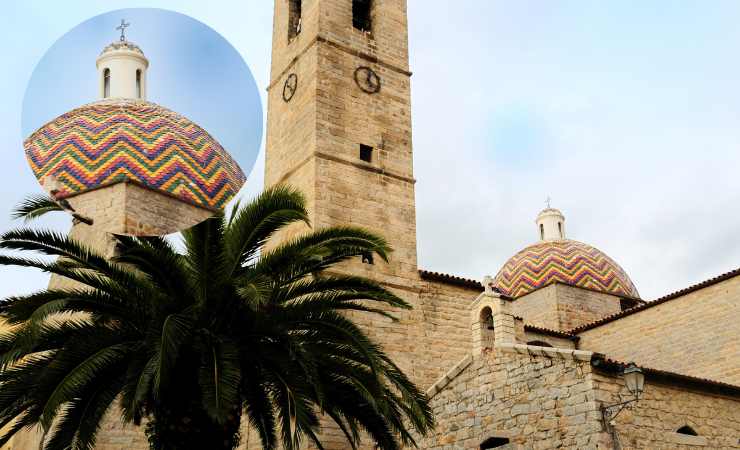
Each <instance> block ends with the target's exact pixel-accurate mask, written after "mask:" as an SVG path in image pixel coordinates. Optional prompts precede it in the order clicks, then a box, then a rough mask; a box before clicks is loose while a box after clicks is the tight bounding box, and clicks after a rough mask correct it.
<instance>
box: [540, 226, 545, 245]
mask: <svg viewBox="0 0 740 450" xmlns="http://www.w3.org/2000/svg"><path fill="white" fill-rule="evenodd" d="M540 239H542V240H543V241H544V240H545V225H543V224H540Z"/></svg>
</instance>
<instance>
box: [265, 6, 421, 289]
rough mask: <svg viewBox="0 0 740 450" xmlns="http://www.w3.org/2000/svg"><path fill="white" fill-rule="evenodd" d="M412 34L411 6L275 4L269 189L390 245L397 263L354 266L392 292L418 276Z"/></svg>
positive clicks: (329, 221) (321, 220)
mask: <svg viewBox="0 0 740 450" xmlns="http://www.w3.org/2000/svg"><path fill="white" fill-rule="evenodd" d="M407 31H408V30H407V22H406V0H275V16H274V26H273V47H272V75H271V81H270V85H269V87H268V91H269V96H268V99H269V100H268V118H267V150H266V168H265V171H266V175H265V181H266V185H268V186H269V185H273V184H276V183H286V184H290V185H292V186H295V187H297V188H299V189H300V190H301V191H302V192H303V193H304V194H305V195H306V197H307V200H308V207H309V210H310V213H311V221H312V224H313V226H314V227H324V226H329V225H347V224H351V225H357V226H361V227H364V228H366V229H369V230H372V231H374V232H377V233H379V234H381V235H382V236H384V237H386V239H388V240H389V242H390V243H391V245H392V246H393V248H394V249H395V251H394V253H393V255H392V260H391V262H390V264H384V263H382V262H380V261H371V260H369V259H368V258H364V259H363V261H359V260H358V261H356V262H352V263H350V264H349V267H350V270H351V271H352V272H354V273H358V274H362V275H365V276H370V277H373V278H376V279H382V280H384V281H388V282H389V283H394V282H395V283H408V280H409V279H412V278H414V277H416V271H417V262H416V211H415V205H414V182H415V180H414V175H413V158H412V156H413V155H412V150H411V104H410V77H411V73H410V72H409V67H408V65H409V64H408V36H407Z"/></svg>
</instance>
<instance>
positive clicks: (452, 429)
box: [420, 350, 609, 450]
mask: <svg viewBox="0 0 740 450" xmlns="http://www.w3.org/2000/svg"><path fill="white" fill-rule="evenodd" d="M432 407H433V410H434V414H435V416H436V419H437V426H436V429H435V434H434V435H433V436H430V437H428V438H426V439H422V440H421V444H420V448H423V449H428V450H463V449H465V450H472V449H477V448H479V446H480V444H481V443H482V442H483V441H484V440H486V439H488V438H491V437H501V438H508V439H510V441H511V443H512V444H513V445H512V446H511V447H510V448H512V449H534V450H536V449H551V448H567V449H595V448H604V449H606V448H609V447H607V446H606V442H607V440H608V436H607V435H605V434H604V433H603V431H602V428H601V424H600V422H599V417H600V412H599V405H598V404H597V403H596V401H595V398H594V393H593V391H592V381H591V366H590V364H589V363H588V362H583V361H580V362H576V361H572V360H570V361H569V360H554V359H549V358H544V357H540V358H536V357H529V356H520V355H509V354H504V353H501V352H500V351H498V350H494V351H493V352H488V353H484V354H482V355H478V356H476V357H474V358H473V361H472V363H471V364H470V365H469V366H468V367H467V368H466V369H465V370H463V371H462V373H460V374H459V375H458V376H457V377H455V378H454V379H453V380H452V381H451V382H450V383H449V384H448V385H447V386H446V387H444V388H443V390H442V391H440V392H438V393H437V394H435V395H434V396H433V398H432Z"/></svg>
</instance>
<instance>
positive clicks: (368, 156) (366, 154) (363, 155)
mask: <svg viewBox="0 0 740 450" xmlns="http://www.w3.org/2000/svg"><path fill="white" fill-rule="evenodd" d="M360 159H361V160H363V161H365V162H373V148H372V147H371V146H369V145H365V144H360Z"/></svg>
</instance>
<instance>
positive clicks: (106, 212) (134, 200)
mask: <svg viewBox="0 0 740 450" xmlns="http://www.w3.org/2000/svg"><path fill="white" fill-rule="evenodd" d="M68 201H69V203H70V204H71V205H72V207H74V209H75V210H76V211H77V212H78V213H79V214H81V215H83V216H85V217H87V218H90V219H93V221H94V223H93V225H92V226H89V225H85V224H80V225H81V226H80V227H79V228H85V227H87V228H86V229H87V230H89V231H88V232H87V233H85V238H87V239H86V240H85V242H92V244H91V245H92V246H94V247H96V248H98V247H97V246H98V245H99V243H98V242H97V241H98V240H99V239H100V236H104V235H105V234H106V233H122V234H133V235H144V236H146V235H148V236H159V235H165V234H170V233H176V232H178V231H181V230H184V229H186V228H189V227H191V226H193V225H195V224H197V223H199V222H201V221H203V220H205V219H207V218H208V217H211V216H212V215H213V211H210V210H207V209H204V208H201V207H198V206H195V205H192V204H190V203H187V202H184V201H182V200H178V199H176V198H174V197H172V196H169V195H165V194H163V193H161V192H157V191H154V190H151V189H147V188H144V187H142V186H139V185H138V184H136V183H116V184H112V185H109V186H105V187H102V188H99V189H95V190H92V191H87V192H83V193H82V194H78V195H75V196H73V197H69V199H68ZM82 225H84V226H82ZM78 233H79V232H78Z"/></svg>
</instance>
